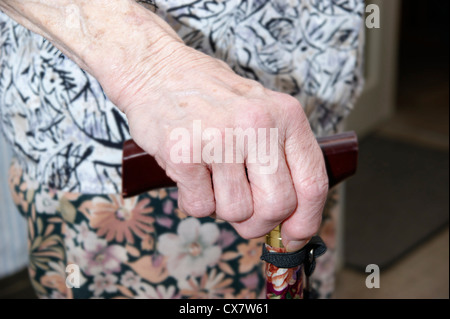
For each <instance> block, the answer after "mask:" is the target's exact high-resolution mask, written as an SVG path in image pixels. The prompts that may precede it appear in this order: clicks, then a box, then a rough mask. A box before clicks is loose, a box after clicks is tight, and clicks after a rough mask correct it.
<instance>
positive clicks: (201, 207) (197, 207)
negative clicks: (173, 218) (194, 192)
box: [179, 199, 215, 218]
mask: <svg viewBox="0 0 450 319" xmlns="http://www.w3.org/2000/svg"><path fill="white" fill-rule="evenodd" d="M180 201H181V202H180V203H179V207H180V208H181V210H183V211H184V212H185V213H186V214H188V215H189V216H193V217H197V218H201V217H207V216H210V215H211V214H212V213H214V210H215V203H214V201H211V200H184V199H181V200H180Z"/></svg>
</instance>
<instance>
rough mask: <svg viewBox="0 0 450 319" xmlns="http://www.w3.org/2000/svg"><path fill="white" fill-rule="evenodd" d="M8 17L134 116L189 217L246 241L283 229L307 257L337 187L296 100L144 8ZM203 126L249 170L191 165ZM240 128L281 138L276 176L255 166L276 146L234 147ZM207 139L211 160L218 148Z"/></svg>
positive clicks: (36, 11)
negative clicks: (181, 156) (180, 154)
mask: <svg viewBox="0 0 450 319" xmlns="http://www.w3.org/2000/svg"><path fill="white" fill-rule="evenodd" d="M0 8H1V9H2V10H3V11H4V12H6V13H7V14H8V15H10V16H11V17H13V18H14V19H16V20H17V21H19V23H21V24H23V25H24V26H26V27H27V28H29V29H30V30H32V31H34V32H37V33H39V34H41V35H43V36H44V37H46V38H47V39H49V41H51V42H52V43H53V44H54V45H55V46H56V47H57V48H59V49H60V50H61V51H62V52H63V53H64V54H65V55H66V56H68V57H69V58H70V59H72V60H73V61H74V62H75V63H77V64H78V65H79V66H80V67H82V68H83V69H85V70H86V71H87V72H88V73H90V74H92V75H93V76H94V77H95V78H96V79H97V80H98V81H99V82H100V84H101V85H102V87H103V89H104V91H105V93H106V94H107V96H108V97H109V98H110V100H111V101H112V102H113V103H114V104H115V105H117V106H118V108H119V109H121V110H122V111H123V112H125V114H126V116H127V118H128V120H129V126H130V130H131V135H132V137H133V138H134V140H135V141H136V142H137V143H138V144H139V145H140V146H141V147H142V148H143V149H144V150H145V151H147V152H148V153H149V154H151V155H153V156H155V158H156V160H157V161H158V163H159V164H160V165H161V166H162V167H163V168H164V169H165V170H166V173H167V175H168V176H169V177H171V178H172V179H173V180H174V181H175V182H177V185H178V188H179V206H180V208H181V209H182V210H183V211H185V212H186V213H187V214H189V215H192V216H195V217H203V216H209V215H211V214H212V213H213V212H215V213H216V216H217V217H218V218H220V219H223V220H225V221H228V222H230V223H231V224H232V225H233V226H234V227H235V229H236V230H237V231H238V232H239V233H240V235H242V236H243V237H245V238H254V237H259V236H262V235H264V234H266V233H268V232H269V231H270V230H272V229H273V228H275V227H276V226H277V225H279V224H280V223H282V230H281V235H282V237H283V242H284V244H285V245H286V246H287V248H288V250H297V249H299V248H301V247H302V246H303V245H304V244H305V243H306V241H307V240H308V239H309V238H310V237H312V236H313V235H314V234H315V233H316V232H317V230H318V228H319V225H320V221H321V214H322V209H323V206H324V202H325V198H326V194H327V191H328V178H327V176H326V170H325V165H324V159H323V157H322V153H321V150H320V148H319V145H318V144H317V142H316V140H315V138H314V136H313V133H312V132H311V129H310V126H309V123H308V121H307V118H306V116H305V114H304V113H303V110H302V108H301V106H300V104H299V102H298V101H297V100H296V99H294V98H293V97H291V96H288V95H286V94H282V93H277V92H274V91H270V90H267V89H265V88H264V87H262V86H261V85H260V84H258V83H257V82H255V81H251V80H248V79H244V78H242V77H240V76H238V75H236V74H235V73H234V72H233V71H232V70H231V69H230V68H229V67H228V66H227V65H226V64H225V63H223V62H221V61H219V60H217V59H214V58H212V57H209V56H207V55H205V54H202V53H200V52H198V51H196V50H194V49H192V48H189V47H187V46H186V45H185V44H184V43H183V42H182V41H181V39H180V38H179V37H178V36H177V34H176V33H175V32H174V30H173V29H171V27H170V26H169V25H168V24H167V23H166V22H165V21H163V20H162V19H161V18H159V17H158V16H157V15H155V14H153V13H152V12H150V11H149V10H147V9H145V8H143V7H142V6H140V5H138V4H137V3H136V2H135V1H130V0H116V1H104V0H91V1H86V0H61V1H58V2H55V1H50V0H40V1H18V0H3V1H1V2H0ZM194 123H201V126H202V128H204V129H205V131H204V132H203V133H206V132H207V131H208V130H207V129H208V128H213V129H215V131H214V132H217V131H218V132H219V135H220V137H219V138H211V141H213V142H211V143H212V145H213V146H216V147H218V149H219V148H222V149H226V147H227V146H230V145H231V147H233V149H232V151H233V152H232V154H235V155H236V156H237V157H239V156H242V158H243V159H245V161H243V162H240V161H238V160H237V159H236V158H235V159H234V160H232V161H231V163H228V162H227V161H225V160H216V161H211V160H210V159H211V158H209V157H210V156H209V157H208V156H201V160H200V161H198V163H197V162H196V161H193V160H191V159H193V156H195V151H196V147H195V146H194V145H193V142H194V139H195V137H194V135H195V134H193V133H194V128H193V124H194ZM239 128H240V129H242V130H243V131H246V132H247V130H250V131H252V130H253V132H255V133H259V129H266V132H270V128H275V129H277V130H276V131H277V136H276V140H275V141H274V142H275V143H274V148H275V149H274V150H272V151H271V152H269V153H270V155H275V156H274V157H275V158H276V159H277V161H275V162H274V163H275V165H274V167H272V168H274V169H273V170H271V171H270V172H267V171H265V170H264V168H265V163H264V160H262V159H261V158H259V157H257V158H256V160H252V156H251V155H252V154H254V153H255V150H256V149H258V151H259V150H260V149H263V151H264V150H266V151H267V144H268V143H267V141H268V140H269V138H266V143H264V141H263V140H264V139H263V137H264V136H261V138H260V135H259V134H257V140H256V142H255V143H251V142H250V140H249V141H248V143H247V144H248V145H245V144H244V143H234V141H231V142H230V141H229V140H227V139H226V132H227V130H235V129H239ZM180 129H184V130H187V131H188V132H190V136H191V137H192V139H191V140H189V141H187V142H186V144H187V145H185V146H186V147H187V149H188V153H190V155H189V156H187V157H188V159H189V160H191V161H189V163H177V161H174V158H173V150H174V147H175V146H177V145H178V142H177V141H176V140H173V139H172V137H173V133H174V132H177V130H178V131H179V130H180ZM208 132H209V133H211V130H209V131H208ZM216 135H217V134H216ZM205 136H206V137H207V138H206V139H205V140H203V141H202V145H200V146H201V147H203V150H204V149H205V148H207V147H209V146H211V143H209V141H208V136H207V135H206V134H205ZM213 137H214V135H213ZM265 137H268V136H267V135H265ZM213 148H214V149H216V148H215V147H213ZM269 150H270V148H269ZM252 152H253V153H252ZM273 153H274V154H273ZM205 154H206V155H208V154H209V155H211V153H210V152H205ZM214 155H216V154H215V153H214ZM222 155H223V154H222ZM213 158H216V157H215V156H213ZM219 159H220V157H219ZM222 159H223V157H222ZM269 162H270V161H269ZM272 164H273V163H272ZM266 168H267V167H266Z"/></svg>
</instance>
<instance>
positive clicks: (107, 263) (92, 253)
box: [84, 238, 127, 275]
mask: <svg viewBox="0 0 450 319" xmlns="http://www.w3.org/2000/svg"><path fill="white" fill-rule="evenodd" d="M84 248H85V258H86V265H85V267H86V268H85V269H84V271H85V273H86V274H87V275H96V274H99V273H101V272H104V273H107V274H108V273H113V272H118V271H120V266H121V264H122V263H124V262H126V261H127V251H126V249H125V247H122V246H119V245H108V242H107V241H106V240H105V239H100V238H92V239H91V240H89V241H86V242H85V243H84Z"/></svg>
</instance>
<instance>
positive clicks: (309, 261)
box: [261, 236, 327, 298]
mask: <svg viewBox="0 0 450 319" xmlns="http://www.w3.org/2000/svg"><path fill="white" fill-rule="evenodd" d="M262 246H263V248H262V255H261V259H262V260H264V261H265V262H268V263H270V264H272V265H274V266H276V267H278V268H294V267H297V266H300V265H303V267H304V271H305V275H306V279H307V283H306V286H307V287H306V289H305V293H304V295H305V298H308V297H309V298H312V296H310V295H309V294H310V293H311V291H310V289H309V282H308V281H309V277H310V276H311V275H312V273H313V272H314V269H315V267H316V258H317V257H319V256H322V255H323V254H324V253H325V252H326V251H327V246H326V245H325V243H324V242H323V240H322V238H320V237H319V236H314V237H313V238H311V240H310V241H309V242H308V243H307V244H306V245H305V246H304V247H303V248H302V249H300V250H299V251H296V252H286V253H277V252H269V251H268V250H267V248H266V245H262Z"/></svg>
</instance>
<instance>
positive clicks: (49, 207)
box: [35, 192, 59, 215]
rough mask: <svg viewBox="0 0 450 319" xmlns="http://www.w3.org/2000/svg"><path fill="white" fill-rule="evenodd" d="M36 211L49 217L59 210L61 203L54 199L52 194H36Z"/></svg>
mask: <svg viewBox="0 0 450 319" xmlns="http://www.w3.org/2000/svg"><path fill="white" fill-rule="evenodd" d="M35 202H36V211H37V213H44V214H49V215H54V214H55V213H56V210H57V208H58V207H59V202H58V200H56V199H53V198H52V196H51V194H50V193H47V192H40V193H37V194H36V197H35Z"/></svg>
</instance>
